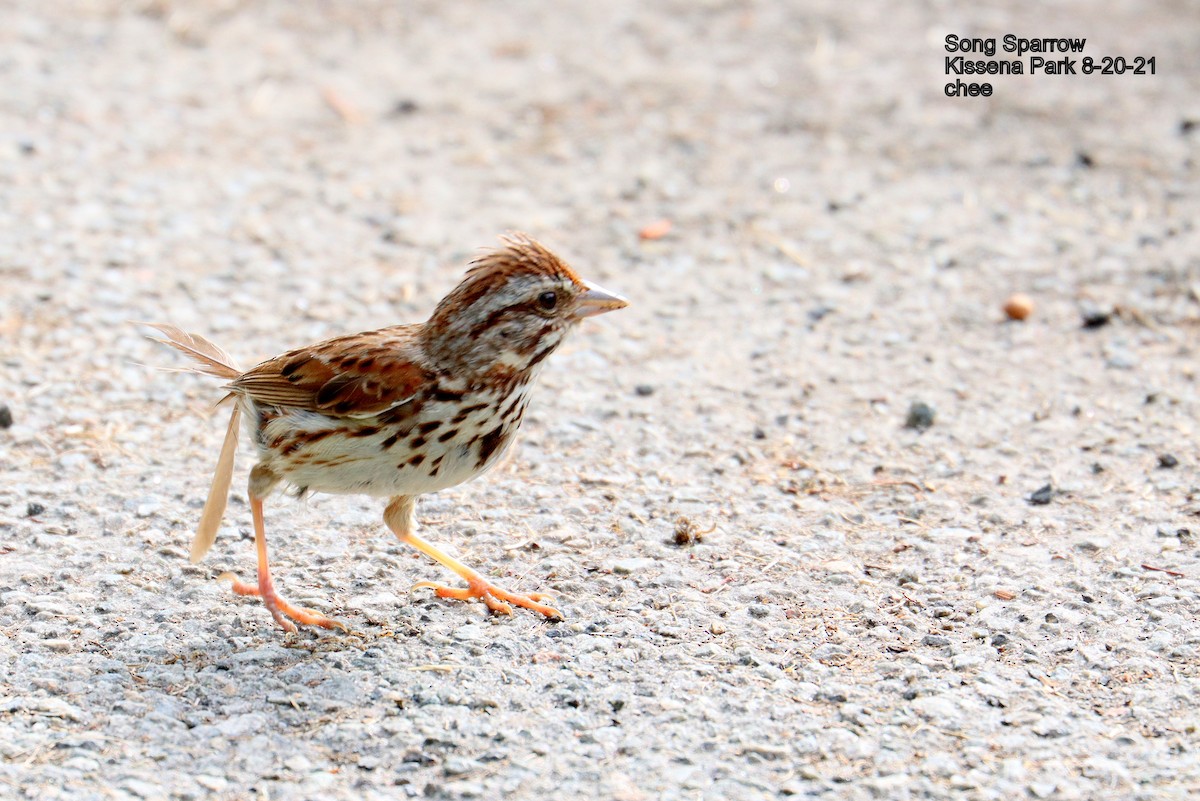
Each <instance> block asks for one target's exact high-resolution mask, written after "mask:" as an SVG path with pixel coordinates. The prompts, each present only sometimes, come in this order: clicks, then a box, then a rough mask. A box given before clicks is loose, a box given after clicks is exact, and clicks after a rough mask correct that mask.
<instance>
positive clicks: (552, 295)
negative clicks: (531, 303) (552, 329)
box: [537, 292, 558, 311]
mask: <svg viewBox="0 0 1200 801" xmlns="http://www.w3.org/2000/svg"><path fill="white" fill-rule="evenodd" d="M537 302H538V305H539V306H541V307H542V308H543V309H545V310H546V311H553V309H554V307H555V306H557V305H558V293H557V292H543V293H542V294H540V295H538V298H537Z"/></svg>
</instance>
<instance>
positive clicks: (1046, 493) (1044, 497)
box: [1028, 484, 1054, 506]
mask: <svg viewBox="0 0 1200 801" xmlns="http://www.w3.org/2000/svg"><path fill="white" fill-rule="evenodd" d="M1053 498H1054V486H1053V485H1051V484H1046V485H1045V486H1043V487H1039V488H1038V489H1036V490H1034V491H1033V493H1032V494H1031V495H1030V496H1029V498H1028V500H1029V503H1031V504H1033V505H1034V506H1045V505H1046V504H1048V503H1050V501H1051V500H1053Z"/></svg>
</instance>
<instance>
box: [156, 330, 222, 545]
mask: <svg viewBox="0 0 1200 801" xmlns="http://www.w3.org/2000/svg"><path fill="white" fill-rule="evenodd" d="M146 325H148V326H150V327H151V328H154V329H155V330H157V331H159V332H160V333H161V334H162V335H163V337H165V338H164V339H159V338H158V337H151V339H153V340H154V341H155V342H161V343H163V344H164V345H169V346H171V347H172V348H175V349H176V350H180V351H183V352H184V353H186V354H187V355H188V356H191V357H192V358H193V359H195V360H196V361H197V362H199V364H197V365H194V366H192V367H188V368H185V369H187V370H189V371H191V372H195V373H202V374H204V375H211V376H216V377H217V378H231V379H232V378H237V377H238V376H240V375H241V374H242V370H241V368H239V367H238V366H237V363H236V362H234V360H233V357H232V356H230V355H229V354H228V353H226V352H225V351H224V350H223V349H222V348H219V347H217V346H216V345H214V344H213V343H211V342H209V341H208V340H207V339H205V338H204V337H202V336H200V335H199V334H189V333H187V332H186V331H182V330H180V329H178V328H176V327H175V326H173V325H169V324H166V323H146ZM230 397H231V395H226V396H225V398H222V402H224V401H225V400H226V399H228V398H230ZM240 418H241V408H240V407H239V406H238V405H237V404H236V403H234V404H233V413H232V414H230V415H229V427H228V428H227V429H226V430H225V441H224V443H222V445H221V456H220V458H219V459H218V460H217V472H216V474H215V475H214V476H213V482H212V486H211V487H209V490H208V500H206V501H205V502H204V511H203V512H201V513H200V525H199V527H198V528H197V529H196V537H195V539H193V540H192V553H191V560H192V562H199V561H200V560H201V559H203V558H204V554H206V553H208V549H209V548H211V547H212V544H213V541H214V540H215V539H216V538H217V529H218V528H220V526H221V517H222V516H223V515H224V514H225V504H226V503H227V502H228V501H229V485H230V483H232V481H233V457H234V455H235V454H237V439H238V430H239V427H238V422H239V420H240Z"/></svg>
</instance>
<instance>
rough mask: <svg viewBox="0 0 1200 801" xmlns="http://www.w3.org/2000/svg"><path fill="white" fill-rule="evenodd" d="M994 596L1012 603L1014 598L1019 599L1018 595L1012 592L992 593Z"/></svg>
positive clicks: (999, 591) (998, 591)
mask: <svg viewBox="0 0 1200 801" xmlns="http://www.w3.org/2000/svg"><path fill="white" fill-rule="evenodd" d="M992 595H995V596H996V597H997V598H999V599H1000V600H1001V601H1011V600H1012V599H1013V598H1016V597H1017V594H1016V593H1015V592H1013V591H1012V590H996V591H994V592H993V593H992Z"/></svg>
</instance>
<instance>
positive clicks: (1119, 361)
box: [1104, 347, 1138, 370]
mask: <svg viewBox="0 0 1200 801" xmlns="http://www.w3.org/2000/svg"><path fill="white" fill-rule="evenodd" d="M1104 363H1105V364H1106V365H1108V366H1109V367H1111V368H1112V369H1114V370H1132V369H1133V368H1135V367H1137V365H1138V359H1137V356H1135V355H1134V354H1133V351H1130V350H1128V349H1126V348H1120V347H1113V348H1109V350H1108V358H1107V359H1105V361H1104Z"/></svg>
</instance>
